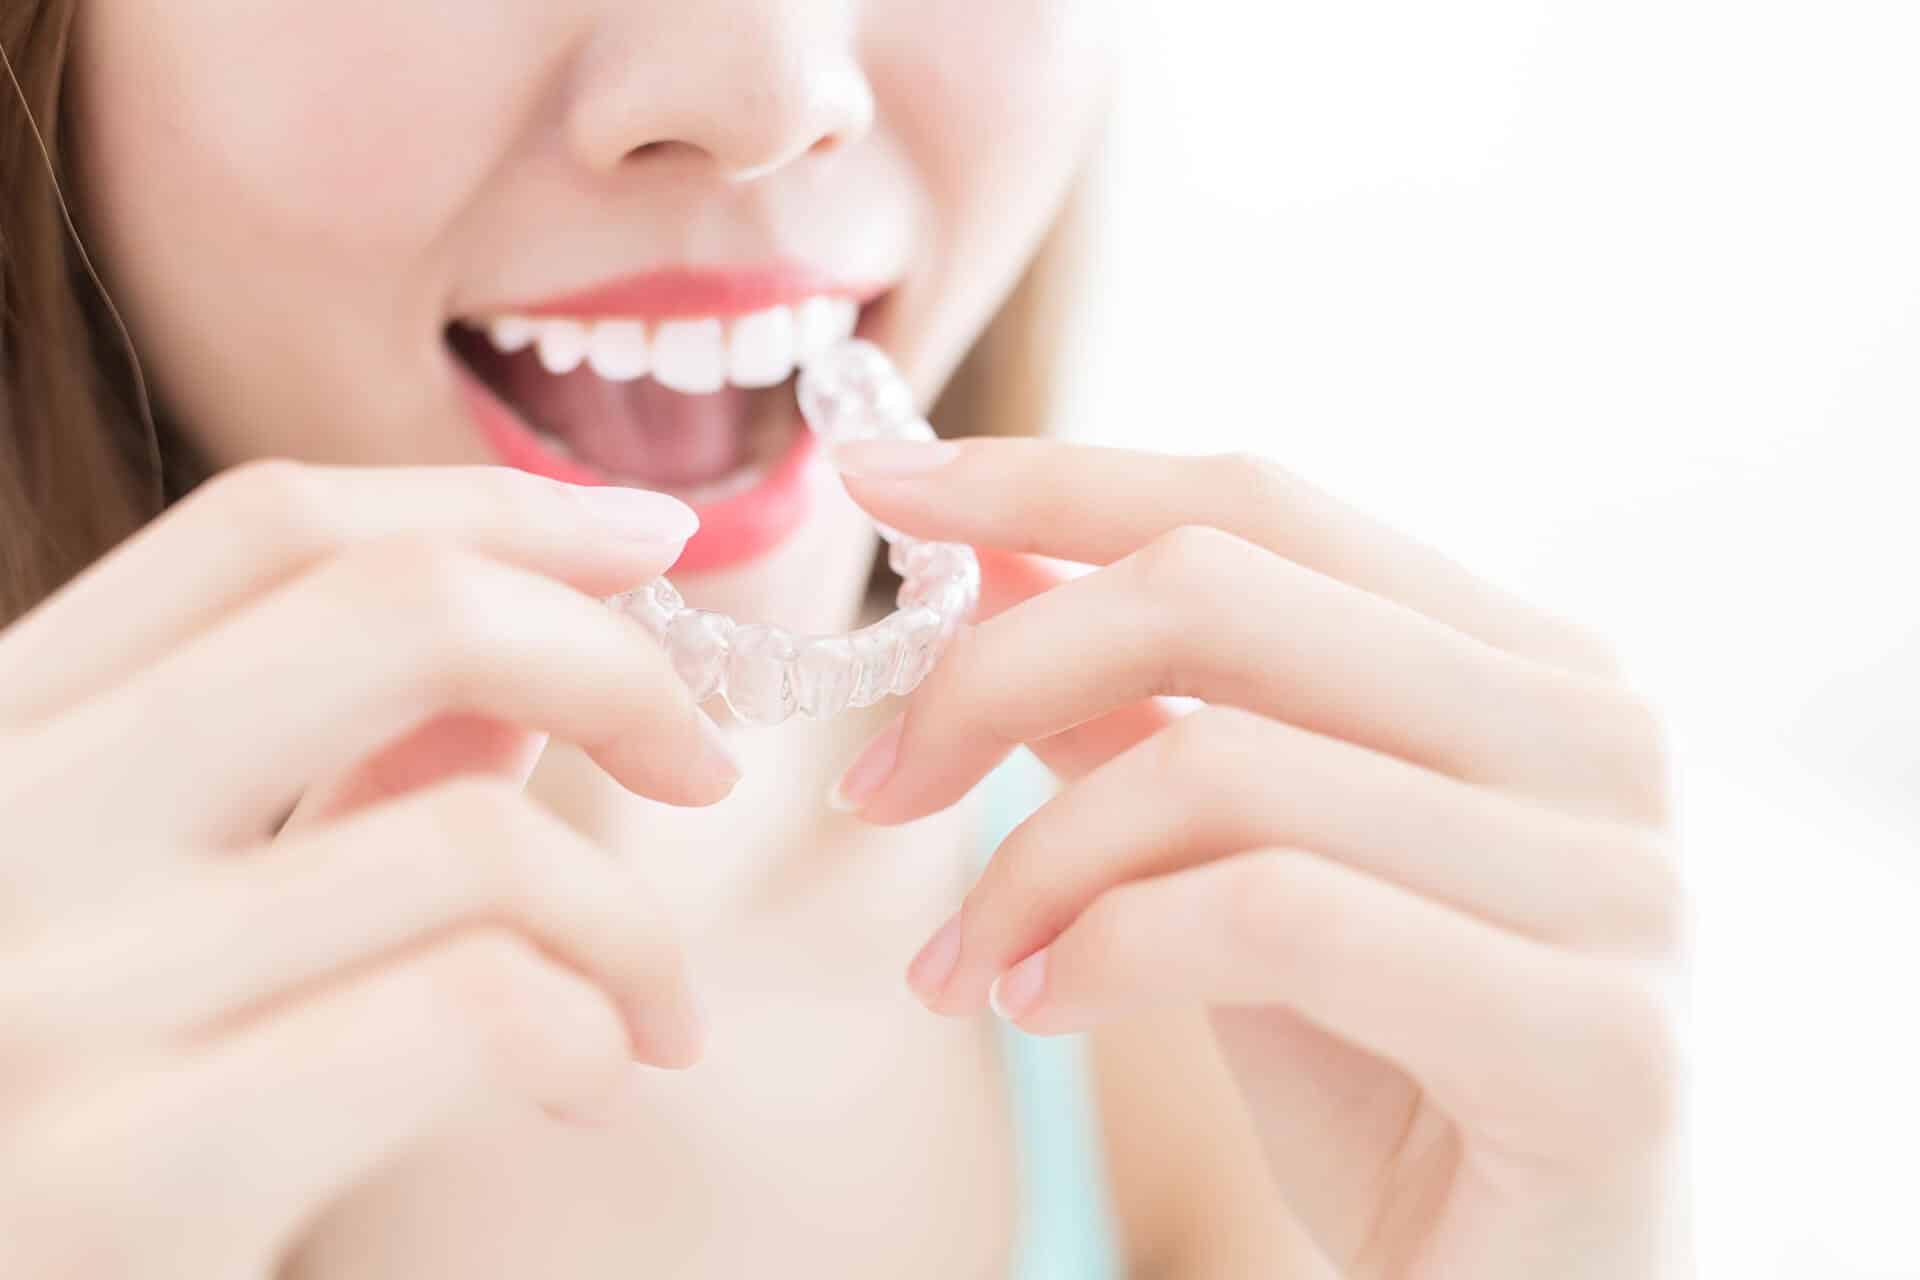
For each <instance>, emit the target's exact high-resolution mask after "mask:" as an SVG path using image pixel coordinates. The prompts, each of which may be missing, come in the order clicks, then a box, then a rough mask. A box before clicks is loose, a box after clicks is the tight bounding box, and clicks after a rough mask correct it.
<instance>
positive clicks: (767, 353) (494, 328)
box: [473, 297, 860, 395]
mask: <svg viewBox="0 0 1920 1280" xmlns="http://www.w3.org/2000/svg"><path fill="white" fill-rule="evenodd" d="M859 319H860V307H859V304H858V303H856V302H854V301H853V300H852V299H849V298H827V297H815V298H808V299H807V300H806V301H805V302H802V303H801V304H800V305H799V306H797V307H768V308H767V309H766V310H764V311H755V312H753V313H751V314H749V315H744V316H740V317H738V318H737V319H735V320H733V321H732V322H731V323H729V322H727V321H724V320H721V319H720V318H718V317H713V316H708V317H701V318H689V319H684V320H668V321H664V322H662V323H660V324H659V325H657V326H653V327H650V326H648V325H645V324H642V323H641V322H640V321H638V320H601V321H582V320H548V319H537V318H534V317H531V316H517V315H502V316H495V317H492V318H490V319H488V320H485V321H481V322H478V323H476V324H475V325H474V326H473V327H475V328H478V329H479V330H481V331H482V332H483V333H485V335H486V337H487V341H488V342H490V343H491V344H492V345H493V347H494V349H495V350H497V351H500V352H502V353H503V354H506V355H514V354H516V353H518V352H522V351H525V350H527V349H528V348H529V347H531V348H533V349H534V352H535V354H536V355H537V356H538V357H539V360H540V365H541V367H542V368H544V369H545V370H546V371H547V372H548V373H550V374H552V375H554V376H555V377H565V376H566V375H568V374H570V373H572V372H574V371H575V370H577V369H578V368H579V367H580V366H581V365H582V364H583V363H584V364H585V365H586V366H587V367H588V368H589V369H590V370H592V372H593V374H594V376H595V377H597V378H600V379H602V380H604V381H607V382H632V381H633V380H634V379H636V378H644V377H646V376H648V375H649V374H651V375H652V376H653V377H654V378H655V379H656V380H658V381H659V382H660V384H661V385H662V386H665V387H670V388H672V389H673V390H675V391H678V392H681V393H683V394H685V395H706V394H708V393H710V392H714V391H718V390H720V388H722V387H724V386H729V385H731V386H736V387H772V386H777V385H779V384H780V383H782V382H785V381H786V380H787V379H788V378H790V377H792V376H793V371H794V369H795V368H796V367H797V366H800V365H804V364H806V363H807V362H809V361H810V360H812V359H813V358H814V357H816V356H818V355H819V354H820V353H821V352H823V351H825V350H826V349H827V348H828V347H830V346H832V345H833V344H835V343H837V342H840V341H842V340H843V339H846V338H850V337H852V336H853V330H854V327H855V325H857V324H858V323H859Z"/></svg>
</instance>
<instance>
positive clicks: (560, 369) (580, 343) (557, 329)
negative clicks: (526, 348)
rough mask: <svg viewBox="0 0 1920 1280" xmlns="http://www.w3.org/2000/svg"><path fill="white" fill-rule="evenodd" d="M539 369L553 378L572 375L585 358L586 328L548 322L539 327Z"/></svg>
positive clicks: (568, 323)
mask: <svg viewBox="0 0 1920 1280" xmlns="http://www.w3.org/2000/svg"><path fill="white" fill-rule="evenodd" d="M539 330H540V337H539V343H540V367H541V368H543V369H545V370H546V371H547V372H548V373H551V374H553V375H554V376H555V377H560V376H563V375H565V374H569V373H572V372H573V371H574V370H575V369H578V368H579V367H580V362H581V361H582V360H584V359H586V358H587V326H585V325H583V324H580V323H578V322H577V321H573V320H549V321H547V322H545V323H543V324H541V325H540V326H539Z"/></svg>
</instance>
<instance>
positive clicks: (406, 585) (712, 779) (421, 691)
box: [42, 538, 738, 841]
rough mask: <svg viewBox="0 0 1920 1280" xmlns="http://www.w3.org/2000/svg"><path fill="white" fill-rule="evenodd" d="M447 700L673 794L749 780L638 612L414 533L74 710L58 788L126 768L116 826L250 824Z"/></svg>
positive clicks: (221, 828) (722, 788) (64, 735)
mask: <svg viewBox="0 0 1920 1280" xmlns="http://www.w3.org/2000/svg"><path fill="white" fill-rule="evenodd" d="M448 713H466V714H471V715H479V716H484V717H487V718H490V719H495V720H502V721H507V722H509V723H512V724H516V725H520V726H522V727H524V728H528V729H535V730H541V731H547V732H551V733H553V734H555V735H557V736H559V737H561V738H563V739H565V740H567V741H570V742H574V743H578V744H579V745H581V746H582V747H584V748H586V749H587V750H588V751H589V752H590V753H591V754H592V756H593V757H594V759H595V760H597V761H598V762H599V763H600V764H601V765H602V766H603V767H604V768H606V769H607V771H608V772H609V773H610V774H612V775H613V776H614V777H615V778H616V779H617V780H618V781H620V782H621V783H623V784H624V785H626V786H627V787H629V788H630V789H632V790H634V791H636V792H638V793H640V794H643V795H648V796H651V797H653V798H655V799H658V800H663V801H666V802H669V803H675V804H710V803H713V802H714V801H716V800H718V799H720V798H721V797H723V796H724V795H726V794H727V792H728V791H729V790H730V789H731V787H732V785H733V783H734V781H735V780H737V778H738V768H737V767H736V766H735V765H734V764H733V762H732V760H731V759H730V757H729V756H728V754H727V752H726V749H725V747H724V744H723V742H722V740H721V738H720V737H719V734H718V731H717V730H716V729H715V728H714V727H713V725H712V722H711V721H710V720H708V719H707V717H706V716H705V714H704V713H702V712H701V711H700V709H699V708H698V707H697V706H695V705H694V703H693V701H692V698H691V697H690V696H689V694H688V692H687V689H686V686H685V685H684V684H682V683H681V681H680V679H679V678H678V676H676V675H675V674H674V671H673V667H672V664H671V662H670V661H669V660H668V658H667V656H666V654H665V652H664V651H663V650H662V649H661V647H660V646H659V644H658V643H656V642H655V641H654V640H653V639H652V638H651V637H649V636H648V635H646V633H645V632H644V631H643V630H642V629H641V628H640V627H639V626H638V625H637V624H636V623H634V622H633V621H632V620H631V619H628V618H624V617H621V616H619V615H617V614H616V613H615V612H614V611H612V610H610V609H608V608H606V607H605V606H604V605H602V604H600V603H599V602H597V601H594V600H591V599H589V598H588V597H586V596H583V595H581V594H579V593H578V592H576V591H574V590H572V589H571V588H569V587H566V586H563V585H561V584H560V583H557V582H554V581H552V580H551V579H548V578H543V577H539V576H537V575H535V574H531V573H527V572H525V571H522V570H519V569H514V568H511V567H509V566H506V565H503V564H500V563H499V562H497V561H493V560H488V559H484V558H482V557H480V556H477V555H475V554H473V553H471V552H467V551H464V550H462V549H460V548H458V547H453V546H449V545H446V544H442V543H434V542H426V541H421V540H418V539H413V538H407V539H401V540H396V541H394V542H392V543H389V544H374V545H372V546H370V547H368V548H365V549H362V550H360V551H356V552H355V553H354V554H352V555H348V556H341V557H337V558H335V559H334V560H331V561H329V562H327V563H326V564H324V565H322V566H320V567H319V568H317V569H315V570H314V571H313V572H312V573H311V574H310V575H308V576H307V577H305V578H303V579H300V580H298V581H296V582H293V583H290V584H288V585H287V586H285V587H282V588H280V589H279V590H277V591H275V592H273V593H272V594H271V595H269V596H268V597H267V598H265V599H263V600H261V601H260V602H259V603H257V604H255V605H253V606H252V607H250V608H248V609H246V610H244V611H243V612H241V613H240V614H238V615H236V616H235V617H233V618H231V619H229V620H227V621H224V622H222V623H220V624H219V625H217V626H215V627H214V628H213V629H212V630H210V631H209V632H208V633H207V634H206V635H204V636H202V637H200V638H198V639H196V640H195V641H193V642H191V643H190V644H188V645H187V646H185V647H184V648H182V649H181V650H179V651H178V652H176V653H174V654H172V655H170V656H168V657H167V658H165V659H163V660H162V661H160V662H158V663H156V664H154V665H153V666H151V667H148V668H147V669H145V670H144V671H142V672H141V673H140V674H139V675H138V676H137V677H136V678H135V679H133V680H131V681H129V682H127V683H126V684H124V685H120V686H118V687H116V688H114V689H111V690H109V691H107V692H106V693H105V694H103V695H101V696H100V697H97V698H95V699H92V700H90V701H89V702H87V703H85V704H83V705H82V706H80V707H79V708H77V709H75V710H73V711H71V712H70V713H68V714H67V715H64V716H62V717H61V718H60V719H59V720H58V721H56V722H54V723H53V724H52V725H50V726H49V727H48V729H47V730H46V731H45V732H44V733H43V734H42V737H43V738H45V739H46V740H47V744H48V749H47V759H48V760H49V761H50V763H49V764H48V766H47V773H48V777H47V784H46V785H47V786H48V787H50V788H51V789H52V794H55V795H58V794H59V793H60V791H61V790H62V788H77V787H86V788H92V787H95V786H97V785H98V782H97V780H98V779H100V778H116V779H121V780H122V783H121V786H120V789H119V793H118V795H117V797H116V801H117V804H116V812H114V813H110V814H100V815H98V818H99V821H101V822H102V823H103V824H106V825H107V829H108V830H118V829H120V828H121V827H122V826H124V824H126V823H128V822H136V823H139V824H141V825H142V826H143V828H145V829H147V830H154V829H158V830H161V831H165V832H169V833H178V834H180V835H182V836H183V837H190V838H205V839H209V840H215V841H227V840H232V839H235V838H239V839H247V838H252V837H254V836H256V835H257V834H258V833H260V832H261V831H263V830H265V829H266V828H267V826H268V825H269V824H270V823H271V821H272V820H273V819H275V818H277V817H279V816H280V815H281V814H284V813H285V812H287V810H288V809H289V808H291V806H292V805H293V803H294V802H295V800H296V799H297V798H298V796H299V795H300V793H301V791H302V790H304V789H305V787H307V786H308V785H311V784H312V783H313V782H314V781H316V780H319V779H324V778H328V777H332V776H335V775H337V774H338V773H339V772H341V771H342V770H344V769H346V768H347V767H348V766H349V765H351V764H353V763H355V762H357V761H360V760H363V759H365V758H366V757H367V756H369V755H371V754H372V753H373V752H374V751H376V750H377V749H379V748H381V747H382V746H384V745H386V744H388V743H391V742H392V741H394V739H396V738H397V737H398V736H399V735H400V734H401V733H403V732H405V731H408V730H411V729H413V728H416V727H418V726H419V725H421V724H424V723H426V722H427V721H429V720H431V719H433V718H435V717H437V716H440V715H444V714H448ZM155 742H158V743H165V744H169V749H168V750H166V751H163V752H159V753H153V752H151V751H150V750H149V748H148V744H150V743H155ZM215 780H217V789H215V788H214V785H213V784H214V782H215Z"/></svg>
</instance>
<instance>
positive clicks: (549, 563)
mask: <svg viewBox="0 0 1920 1280" xmlns="http://www.w3.org/2000/svg"><path fill="white" fill-rule="evenodd" d="M697 523H698V520H697V517H695V516H694V514H693V512H692V510H691V509H690V508H688V507H687V506H686V505H685V504H684V503H681V502H680V501H678V500H677V499H675V498H672V497H670V496H668V495H666V494H658V493H649V492H646V491H644V490H638V489H627V488H624V487H614V486H608V487H603V488H583V487H579V486H574V485H567V484H562V483H560V482H558V481H553V480H548V479H545V478H544V477H540V476H535V475H532V474H529V473H526V472H522V471H516V470H513V469H511V468H507V467H380V468H369V467H325V466H306V465H301V464H297V463H291V462H281V461H273V462H262V463H254V464H250V465H247V466H242V467H237V468H234V469H233V470H231V471H227V472H224V473H222V474H221V475H219V476H216V477H215V478H214V479H212V480H210V481H208V482H207V483H206V484H205V485H203V486H201V488H200V489H198V490H196V491H195V492H194V493H193V494H192V495H190V496H188V497H187V498H185V499H183V500H182V501H181V502H180V503H179V504H178V505H176V506H175V507H174V508H172V509H171V510H169V511H168V512H167V513H166V514H165V515H163V516H161V517H160V518H159V519H157V520H155V521H154V522H153V523H152V524H150V525H148V526H147V527H146V528H145V529H143V530H141V531H140V532H139V533H137V534H135V535H134V536H133V537H132V538H130V539H129V540H128V541H127V542H126V544H125V545H124V546H122V547H120V548H119V549H118V550H116V551H114V552H113V553H112V554H111V555H109V556H107V557H106V558H105V559H103V560H101V561H100V562H99V563H97V564H95V565H94V566H93V567H92V568H90V569H89V570H87V572H85V573H83V574H81V575H80V577H78V578H77V579H75V580H74V581H73V582H72V583H70V584H69V585H68V586H67V587H66V588H65V589H64V590H62V591H60V592H59V593H58V594H56V595H55V596H53V597H52V598H51V599H49V600H48V601H46V602H45V603H43V604H42V605H41V606H40V607H39V608H38V609H36V610H35V611H33V612H32V613H30V614H28V615H27V616H26V617H25V618H23V619H21V620H20V621H19V622H18V623H16V624H15V625H14V626H13V627H12V628H10V629H9V630H7V631H6V632H5V633H4V634H3V635H0V724H8V723H13V724H20V723H25V722H27V721H31V720H36V719H39V718H40V717H42V716H45V715H47V714H50V713H51V712H52V711H54V710H55V709H57V708H59V707H63V706H66V705H69V704H71V703H74V702H77V701H79V700H80V699H82V698H84V697H86V696H87V695H89V694H91V693H94V692H97V691H99V690H100V689H102V688H104V687H106V686H107V685H109V684H111V683H113V682H115V681H117V680H120V679H123V678H124V677H125V676H127V675H128V674H129V673H130V672H131V671H132V670H134V669H135V668H137V667H140V666H143V665H145V664H146V663H148V662H151V661H152V660H153V659H154V658H155V657H157V656H158V655H159V654H161V653H162V652H164V651H166V650H168V649H170V648H172V647H173V646H175V645H178V644H179V643H181V642H182V641H183V640H185V639H186V638H188V637H190V636H192V635H194V634H196V633H197V632H200V631H202V630H204V629H205V628H207V627H209V626H210V625H212V624H213V622H214V621H215V620H217V619H219V618H221V617H224V616H225V615H226V614H228V613H229V612H231V611H232V610H233V609H235V608H237V607H238V606H240V605H242V604H244V603H246V602H247V601H248V600H250V599H253V598H254V597H256V596H259V595H261V594H262V593H264V592H266V591H269V590H271V589H272V588H274V587H275V586H278V585H280V584H282V583H284V582H286V581H288V580H289V579H290V578H292V577H294V576H296V575H298V574H300V573H302V572H303V571H305V570H307V569H309V568H311V567H312V566H313V565H314V564H316V563H317V562H319V561H321V560H323V559H325V558H327V557H329V556H332V555H336V554H338V553H340V552H341V551H344V550H346V549H347V548H349V547H355V546H362V545H365V544H368V543H374V542H379V541H381V540H384V539H390V538H393V537H395V536H396V535H401V534H413V535H417V536H420V537H425V538H439V539H443V540H447V541H452V542H458V543H460V544H461V545H464V546H468V547H471V548H472V549H473V550H474V551H475V552H476V553H478V554H480V555H484V556H489V557H492V558H495V559H499V560H501V561H504V562H506V563H508V564H513V565H517V566H519V567H521V568H523V569H526V570H529V571H530V572H534V573H539V574H543V575H546V576H550V577H554V578H557V579H560V580H563V581H565V582H568V583H570V584H572V585H573V586H574V587H576V588H578V589H579V590H581V591H584V592H587V593H589V594H594V595H611V594H613V593H615V592H618V591H624V590H626V589H628V588H630V587H632V586H634V585H635V584H637V583H639V582H642V581H645V580H647V579H649V578H652V577H655V576H657V575H658V574H660V573H663V572H665V570H666V569H667V568H668V567H669V566H670V565H671V564H672V563H673V561H674V560H675V559H676V558H678V556H679V554H680V551H681V548H682V547H683V546H684V545H685V543H686V540H687V538H688V537H689V536H691V534H692V533H693V531H694V528H695V527H696V525H697Z"/></svg>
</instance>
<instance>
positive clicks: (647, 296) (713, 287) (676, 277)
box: [485, 263, 885, 320]
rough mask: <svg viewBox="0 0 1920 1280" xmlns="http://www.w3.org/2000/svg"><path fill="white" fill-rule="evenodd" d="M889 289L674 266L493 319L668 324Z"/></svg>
mask: <svg viewBox="0 0 1920 1280" xmlns="http://www.w3.org/2000/svg"><path fill="white" fill-rule="evenodd" d="M884 291H885V286H883V285H874V284H851V283H848V282H846V281H843V280H835V279H833V278H831V277H829V276H827V275H825V274H824V273H822V272H819V271H815V270H813V269H812V268H809V267H804V266H800V265H799V264H797V263H770V264H766V265H763V266H755V267H739V268H726V269H714V268H701V267H671V268H667V269H665V270H661V271H646V272H642V273H640V274H639V275H632V276H625V277H622V278H620V279H618V280H609V281H607V282H605V283H604V284H597V285H592V286H589V287H588V288H585V289H582V290H580V291H578V292H576V293H569V294H566V295H564V296H562V297H558V298H548V299H545V300H543V301H539V302H528V303H518V304H510V305H506V306H500V307H489V308H487V309H486V312H485V314H488V315H516V316H538V317H545V318H555V319H579V320H599V319H613V318H631V319H635V320H664V319H670V318H673V317H676V316H701V317H705V316H717V317H719V318H721V319H728V318H731V317H733V316H741V315H746V314H747V313H749V312H753V311H764V310H765V309H767V308H768V307H783V306H793V305H794V304H796V303H800V302H804V301H806V300H807V299H808V298H819V297H833V298H851V299H853V300H854V301H855V302H860V303H865V302H868V301H871V300H872V299H873V298H875V297H878V296H879V295H880V294H881V293H882V292H884Z"/></svg>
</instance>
